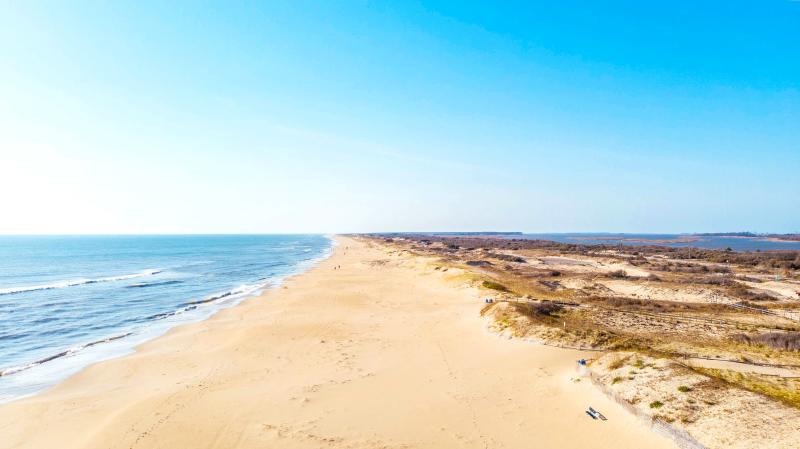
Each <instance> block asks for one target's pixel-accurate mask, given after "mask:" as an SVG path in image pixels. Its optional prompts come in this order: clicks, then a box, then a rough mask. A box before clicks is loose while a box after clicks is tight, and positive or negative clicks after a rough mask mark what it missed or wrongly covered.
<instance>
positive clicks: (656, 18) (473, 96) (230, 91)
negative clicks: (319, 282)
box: [0, 1, 800, 233]
mask: <svg viewBox="0 0 800 449" xmlns="http://www.w3.org/2000/svg"><path fill="white" fill-rule="evenodd" d="M162 3H163V2H116V3H114V4H109V2H73V3H72V4H67V2H7V3H4V4H2V5H1V6H0V175H2V176H0V210H2V211H3V214H2V215H3V218H2V219H0V233H182V232H190V233H203V232H360V231H411V230H454V231H459V230H497V229H503V230H521V231H529V232H569V231H611V232H694V231H698V232H699V231H732V230H751V231H758V232H796V231H800V176H799V174H800V2H792V1H771V2H770V1H765V2H736V1H725V2H634V1H631V2H597V1H585V2H568V1H566V2H565V1H559V2H547V3H537V2H518V3H513V2H504V3H503V4H502V5H500V4H493V3H496V2H485V3H470V2H462V1H459V2H423V3H415V2H274V3H266V2H265V3H245V2H237V3H232V2H220V3H204V4H202V6H199V5H197V4H192V3H188V2H187V3H182V2H167V3H169V4H166V5H165V4H162ZM398 3H402V4H398ZM695 3H697V4H695Z"/></svg>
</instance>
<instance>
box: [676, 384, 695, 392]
mask: <svg viewBox="0 0 800 449" xmlns="http://www.w3.org/2000/svg"><path fill="white" fill-rule="evenodd" d="M678 391H680V392H681V393H688V392H690V391H692V389H691V388H689V387H687V386H686V385H681V386H680V387H678Z"/></svg>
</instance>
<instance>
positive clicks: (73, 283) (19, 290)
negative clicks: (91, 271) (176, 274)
mask: <svg viewBox="0 0 800 449" xmlns="http://www.w3.org/2000/svg"><path fill="white" fill-rule="evenodd" d="M158 273H161V270H145V271H142V272H140V273H134V274H124V275H122V276H109V277H104V278H94V279H86V278H83V279H73V280H71V281H59V282H54V283H52V284H42V285H30V286H26V287H9V288H0V296H3V295H14V294H18V293H26V292H35V291H39V290H52V289H56V288H66V287H75V286H76V285H86V284H97V283H100V282H113V281H124V280H125V279H134V278H138V277H142V276H152V275H154V274H158Z"/></svg>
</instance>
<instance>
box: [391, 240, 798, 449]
mask: <svg viewBox="0 0 800 449" xmlns="http://www.w3.org/2000/svg"><path fill="white" fill-rule="evenodd" d="M379 238H381V239H382V240H383V243H384V244H386V245H391V246H396V247H398V248H402V249H403V250H407V251H411V252H414V253H418V254H423V255H426V256H434V257H437V258H438V259H439V260H440V262H441V264H442V266H457V267H460V268H461V269H463V270H465V271H466V272H468V273H471V274H472V275H473V278H472V280H473V285H476V286H479V287H481V288H483V289H484V290H485V291H486V294H487V296H490V297H492V298H494V300H495V301H494V302H493V303H489V304H486V305H485V306H484V307H483V309H482V310H481V314H482V315H484V316H487V317H489V318H490V321H491V326H492V328H493V329H494V330H495V331H497V332H501V333H504V334H507V335H509V336H513V337H517V338H526V339H532V340H536V341H540V342H543V343H546V344H552V345H559V346H565V347H578V348H587V349H588V348H591V349H600V350H604V351H607V354H608V355H606V356H604V358H606V357H611V358H612V359H611V361H610V362H609V363H608V364H607V365H606V366H604V367H603V369H604V370H606V374H605V375H603V376H601V378H600V379H601V380H600V381H601V382H603V383H604V385H605V386H606V387H608V388H612V387H613V388H614V389H617V390H620V389H625V391H626V392H627V393H626V394H629V396H630V397H629V398H628V399H631V401H633V402H632V404H633V405H635V406H641V407H642V409H643V410H644V411H646V412H647V413H649V414H650V415H651V416H654V417H658V418H661V419H662V420H664V421H667V422H678V423H681V425H683V426H684V427H686V428H687V429H689V430H691V431H693V432H695V433H697V432H700V434H702V432H701V430H700V428H698V427H697V426H693V425H692V423H694V422H696V421H698V420H702V419H705V418H703V415H704V413H706V412H708V410H712V411H714V412H713V413H712V414H715V413H717V412H718V411H719V410H720V408H719V407H716V406H717V405H718V404H720V403H728V402H730V401H728V400H726V399H724V398H725V397H735V398H738V399H740V400H742V401H745V402H747V401H749V402H748V403H749V404H751V405H752V407H756V408H758V409H759V410H763V409H765V407H769V404H770V403H771V404H773V406H774V407H777V408H776V409H775V410H779V409H780V407H784V406H791V407H794V408H800V252H796V251H794V252H793V251H780V252H777V251H776V252H773V251H770V252H734V251H719V250H705V249H696V248H669V247H662V246H652V245H651V246H617V245H580V244H564V243H556V242H549V241H540V240H515V239H502V238H486V237H435V236H408V235H406V236H400V237H398V236H392V237H387V236H383V237H379ZM617 355H619V357H617ZM615 357H616V358H615ZM690 359H691V360H695V359H696V360H700V361H701V362H702V361H703V360H705V359H713V360H715V361H730V363H734V362H736V364H735V366H734V367H739V366H744V367H746V366H748V364H758V365H759V366H761V365H768V366H767V367H766V368H764V369H770V368H769V366H781V367H782V368H781V369H784V370H786V369H789V370H795V371H790V372H796V373H797V376H798V377H797V378H787V377H785V376H784V377H781V376H776V375H765V374H763V373H762V374H758V373H750V372H746V371H741V370H740V371H737V370H738V369H739V368H736V369H737V370H728V369H715V368H704V367H702V363H700V364H699V365H696V364H693V367H692V368H688V367H686V366H683V365H682V362H681V361H682V360H690ZM725 363H727V362H725ZM776 369H777V368H776ZM643 373H649V374H648V375H646V376H645V375H643ZM782 373H785V371H782ZM674 379H682V380H681V381H680V382H681V383H680V384H679V385H673V383H674V382H673V380H674ZM634 380H636V382H634ZM664 388H667V390H669V391H666V390H664V391H662V390H663V389H664ZM628 390H630V391H628ZM734 390H735V391H738V393H735V394H733V393H732V392H733V391H734ZM615 391H616V390H615ZM620 391H621V390H620ZM647 391H650V392H654V391H660V392H661V393H659V394H661V396H658V395H656V394H655V393H654V394H653V395H652V397H651V396H648V395H647V394H645V392H647ZM667 393H668V394H667ZM726 395H727V396H726ZM731 395H732V396H731ZM748 395H754V396H748ZM758 398H762V399H761V400H759V399H758ZM626 400H627V399H626ZM764 400H766V401H767V402H763V401H764ZM759 401H761V402H759ZM642 404H643V405H642ZM781 404H785V405H781ZM796 412H797V410H794V411H793V412H792V413H796ZM708 413H711V412H708ZM742 413H745V414H747V413H748V412H747V411H746V410H744V411H743V412H742ZM774 413H777V414H778V415H780V414H781V413H783V412H774ZM787 413H789V412H787ZM792 413H789V414H790V415H791V414H792ZM738 415H739V414H737V416H738ZM714 416H717V415H714ZM792 416H795V415H792ZM798 416H800V415H798ZM717 418H718V419H720V420H722V421H720V422H725V419H724V414H723V415H719V416H717ZM728 419H730V417H729V418H728ZM739 419H741V418H739ZM725 425H727V424H725ZM795 430H800V428H799V429H795ZM719 447H724V446H719ZM743 447H745V446H743Z"/></svg>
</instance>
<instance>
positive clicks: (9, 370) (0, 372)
mask: <svg viewBox="0 0 800 449" xmlns="http://www.w3.org/2000/svg"><path fill="white" fill-rule="evenodd" d="M131 334H132V332H128V333H125V334H120V335H114V336H113V337H107V338H103V339H100V340H95V341H91V342H89V343H85V344H82V345H78V346H73V347H71V348H69V349H66V350H64V351H60V352H58V353H56V354H52V355H49V356H47V357H43V358H41V359H39V360H36V361H34V362H30V363H26V364H24V365H18V366H11V367H8V368H4V369H0V377H5V376H9V375H11V374H16V373H18V372H20V371H25V370H28V369H31V368H33V367H35V366H38V365H41V364H43V363H47V362H50V361H53V360H55V359H60V358H61V357H66V356H69V355H72V354H75V353H76V352H78V351H81V350H83V349H86V348H91V347H92V346H96V345H99V344H101V343H108V342H111V341H114V340H119V339H120V338H125V337H127V336H129V335H131Z"/></svg>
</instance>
